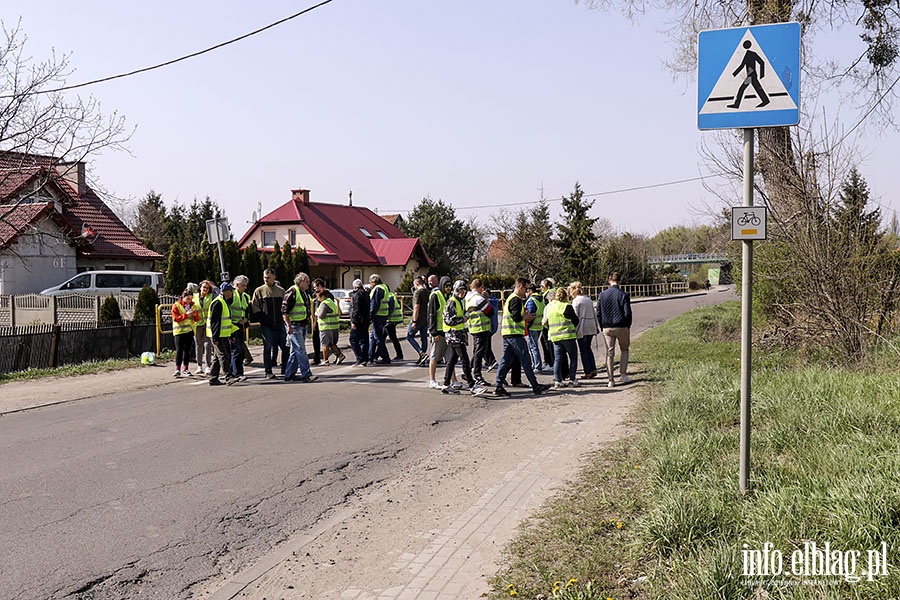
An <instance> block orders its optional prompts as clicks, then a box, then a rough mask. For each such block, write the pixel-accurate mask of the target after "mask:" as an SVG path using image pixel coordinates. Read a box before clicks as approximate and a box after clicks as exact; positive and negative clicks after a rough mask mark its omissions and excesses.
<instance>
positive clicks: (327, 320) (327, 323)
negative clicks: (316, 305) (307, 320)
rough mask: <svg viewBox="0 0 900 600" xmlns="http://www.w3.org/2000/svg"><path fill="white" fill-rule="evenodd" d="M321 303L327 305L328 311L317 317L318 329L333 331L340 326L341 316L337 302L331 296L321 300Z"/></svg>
mask: <svg viewBox="0 0 900 600" xmlns="http://www.w3.org/2000/svg"><path fill="white" fill-rule="evenodd" d="M322 304H324V305H325V306H327V307H328V309H329V310H330V312H329V313H328V314H326V315H325V316H324V317H322V318H321V319H319V331H333V330H336V329H340V328H341V317H340V315H339V314H338V308H337V304H335V302H334V300H332V299H331V298H325V299H324V300H322Z"/></svg>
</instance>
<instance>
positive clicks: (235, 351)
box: [230, 275, 250, 381]
mask: <svg viewBox="0 0 900 600" xmlns="http://www.w3.org/2000/svg"><path fill="white" fill-rule="evenodd" d="M248 283H250V280H249V279H248V278H247V276H246V275H238V276H237V277H235V278H234V281H233V282H232V283H231V285H233V286H234V297H233V298H232V300H231V307H230V308H231V321H232V323H234V328H235V330H234V333H233V334H232V335H231V342H232V343H231V374H232V376H233V377H234V378H235V379H236V380H237V381H245V380H246V379H247V376H246V375H244V363H245V361H244V359H245V358H246V355H247V353H248V351H247V341H246V334H245V332H246V326H247V324H248V323H250V319H248V318H247V311H249V310H250V295H249V294H248V293H247V292H245V291H244V290H246V289H247V284H248Z"/></svg>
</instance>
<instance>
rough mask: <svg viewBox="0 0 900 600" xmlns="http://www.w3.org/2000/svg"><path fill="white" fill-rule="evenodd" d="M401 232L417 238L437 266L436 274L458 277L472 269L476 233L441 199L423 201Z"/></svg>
mask: <svg viewBox="0 0 900 600" xmlns="http://www.w3.org/2000/svg"><path fill="white" fill-rule="evenodd" d="M401 229H402V231H403V233H405V234H406V235H408V236H410V237H417V238H419V241H420V242H422V246H424V247H425V252H427V253H428V256H430V257H431V259H432V260H433V261H434V262H435V263H437V265H436V266H435V271H436V272H437V273H446V274H461V273H463V272H464V271H467V270H469V268H470V267H471V265H472V262H473V258H474V255H475V251H476V249H477V247H478V235H479V233H478V231H477V230H476V229H475V228H474V227H473V226H472V225H471V224H467V223H465V222H463V221H462V220H461V219H459V218H458V217H457V216H456V211H455V210H454V208H453V207H452V206H450V205H449V204H446V203H445V202H443V201H442V200H438V201H434V200H432V199H431V198H428V197H426V198H423V199H422V201H421V202H420V203H419V204H417V205H416V206H415V208H413V210H412V212H410V213H409V217H408V218H407V219H406V220H405V221H404V222H403V225H402V227H401Z"/></svg>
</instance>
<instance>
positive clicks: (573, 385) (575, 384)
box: [569, 379, 581, 387]
mask: <svg viewBox="0 0 900 600" xmlns="http://www.w3.org/2000/svg"><path fill="white" fill-rule="evenodd" d="M569 385H571V386H572V387H581V382H580V381H578V380H577V379H576V380H575V381H570V382H569Z"/></svg>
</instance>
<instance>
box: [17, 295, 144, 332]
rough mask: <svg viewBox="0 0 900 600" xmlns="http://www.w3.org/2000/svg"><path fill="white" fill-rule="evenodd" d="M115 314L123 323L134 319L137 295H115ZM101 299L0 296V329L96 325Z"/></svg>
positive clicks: (73, 296)
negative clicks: (116, 305)
mask: <svg viewBox="0 0 900 600" xmlns="http://www.w3.org/2000/svg"><path fill="white" fill-rule="evenodd" d="M115 298H116V301H118V303H119V312H120V313H121V315H122V319H123V320H126V321H127V320H130V319H131V318H132V317H133V316H134V306H135V304H137V296H129V295H127V294H116V295H115ZM104 300H106V297H105V296H89V295H83V294H66V295H64V296H41V295H39V294H25V295H21V296H11V295H2V296H0V327H2V326H6V327H19V326H22V325H40V324H46V325H65V324H72V323H97V322H99V321H100V306H101V305H102V304H103V301H104Z"/></svg>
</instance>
